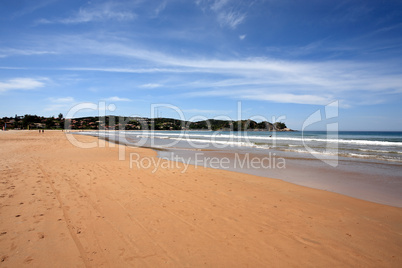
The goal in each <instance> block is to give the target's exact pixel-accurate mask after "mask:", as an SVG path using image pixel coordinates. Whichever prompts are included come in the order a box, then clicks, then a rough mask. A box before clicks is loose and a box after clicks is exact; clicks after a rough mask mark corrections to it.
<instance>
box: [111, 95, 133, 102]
mask: <svg viewBox="0 0 402 268" xmlns="http://www.w3.org/2000/svg"><path fill="white" fill-rule="evenodd" d="M105 100H107V101H131V100H130V99H127V98H120V97H117V96H114V97H110V98H107V99H105Z"/></svg>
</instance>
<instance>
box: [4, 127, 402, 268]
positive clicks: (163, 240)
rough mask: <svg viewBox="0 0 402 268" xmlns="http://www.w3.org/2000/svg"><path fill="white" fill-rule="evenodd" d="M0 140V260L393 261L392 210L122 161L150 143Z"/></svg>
mask: <svg viewBox="0 0 402 268" xmlns="http://www.w3.org/2000/svg"><path fill="white" fill-rule="evenodd" d="M74 136H78V137H77V139H79V140H81V141H83V142H98V143H101V142H100V140H99V139H98V138H96V137H90V136H83V135H74ZM0 140H1V143H2V146H1V147H0V152H1V154H0V155H1V159H2V167H1V168H2V170H1V173H0V176H1V182H2V183H1V184H0V191H1V197H2V204H1V210H0V213H1V215H0V216H1V217H0V222H1V225H0V226H1V230H0V231H1V232H0V233H1V235H0V254H1V258H2V261H3V264H4V265H5V266H21V265H23V264H30V265H34V266H41V267H50V266H66V267H69V266H70V267H71V266H79V267H83V266H94V267H98V266H128V265H131V266H153V267H155V266H161V267H178V266H180V267H183V266H209V267H210V266H214V267H217V266H221V267H222V266H247V265H248V266H254V267H255V266H271V267H283V266H300V265H304V266H341V265H342V266H349V267H356V266H365V267H378V266H382V267H399V266H400V265H401V264H402V256H400V254H399V253H400V252H401V251H402V235H401V234H402V209H400V208H395V207H391V206H386V205H380V204H376V203H371V202H367V201H362V200H358V199H355V198H351V197H347V196H343V195H340V194H336V193H331V192H326V191H322V190H316V189H312V188H308V187H303V186H298V185H295V184H292V183H288V182H284V181H281V180H277V179H266V178H263V179H262V178H261V177H258V176H252V175H247V174H241V173H235V172H231V171H223V170H215V169H196V168H195V167H192V166H190V167H189V168H188V170H187V171H186V172H185V173H181V172H180V171H181V169H182V168H183V165H180V163H179V164H178V167H177V168H161V169H158V170H157V171H156V172H155V173H152V169H151V168H149V169H136V168H131V169H130V168H129V165H128V164H129V163H128V159H129V155H130V153H135V154H138V155H139V157H141V159H157V158H156V152H154V151H152V150H149V149H143V148H130V147H126V146H125V148H124V150H125V151H124V153H125V156H126V160H124V161H121V160H118V157H119V148H120V147H122V146H120V145H116V144H112V143H106V144H105V146H104V147H96V148H91V149H81V148H77V147H74V146H73V145H72V144H71V143H69V142H68V141H67V139H66V137H65V135H64V133H62V132H61V131H47V132H45V133H44V134H38V133H37V132H36V131H32V132H24V133H5V135H0ZM161 161H162V162H163V163H165V165H168V164H169V162H168V161H166V160H161ZM50 252H51V253H52V254H49V253H50Z"/></svg>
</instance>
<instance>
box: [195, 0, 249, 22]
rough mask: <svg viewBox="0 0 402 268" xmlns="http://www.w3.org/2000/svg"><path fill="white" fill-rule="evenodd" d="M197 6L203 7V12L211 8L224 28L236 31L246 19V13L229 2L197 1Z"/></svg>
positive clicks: (217, 0)
mask: <svg viewBox="0 0 402 268" xmlns="http://www.w3.org/2000/svg"><path fill="white" fill-rule="evenodd" d="M196 4H197V5H199V6H201V8H202V9H203V10H207V8H205V7H209V9H210V10H211V11H213V12H214V13H215V14H216V18H217V21H218V23H219V24H220V25H221V26H222V27H229V28H232V29H235V28H236V27H237V26H238V25H239V24H241V23H243V22H244V20H245V19H246V13H245V11H244V10H240V8H238V6H235V5H232V4H231V2H230V1H228V0H213V1H208V0H206V1H202V0H200V1H196Z"/></svg>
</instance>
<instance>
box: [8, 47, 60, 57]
mask: <svg viewBox="0 0 402 268" xmlns="http://www.w3.org/2000/svg"><path fill="white" fill-rule="evenodd" d="M44 54H56V52H53V51H44V50H32V49H15V48H0V58H5V57H10V56H14V55H24V56H30V55H44Z"/></svg>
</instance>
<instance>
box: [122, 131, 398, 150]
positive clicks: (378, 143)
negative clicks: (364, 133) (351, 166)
mask: <svg viewBox="0 0 402 268" xmlns="http://www.w3.org/2000/svg"><path fill="white" fill-rule="evenodd" d="M124 133H125V132H124ZM127 134H131V133H127ZM160 136H161V137H162V136H163V137H166V136H170V137H181V138H182V139H193V138H209V139H211V138H212V139H228V140H245V142H252V141H255V140H266V141H272V142H276V141H296V142H300V143H303V142H322V143H341V144H354V145H373V146H397V147H402V142H391V141H376V140H353V139H350V140H348V139H322V138H307V137H278V136H276V135H275V134H274V135H273V136H272V137H269V136H253V135H233V134H231V135H227V134H216V133H215V132H214V133H211V134H210V135H206V134H197V133H157V132H156V133H153V132H144V133H141V135H137V137H160Z"/></svg>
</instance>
